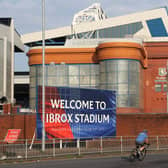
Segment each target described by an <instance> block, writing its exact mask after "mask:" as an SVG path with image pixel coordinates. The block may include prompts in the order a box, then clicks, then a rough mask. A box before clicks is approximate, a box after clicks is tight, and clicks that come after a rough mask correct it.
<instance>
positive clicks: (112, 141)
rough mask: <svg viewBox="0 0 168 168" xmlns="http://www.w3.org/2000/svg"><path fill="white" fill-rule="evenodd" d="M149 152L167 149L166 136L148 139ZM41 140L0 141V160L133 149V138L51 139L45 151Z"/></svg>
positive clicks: (118, 151) (120, 151) (167, 137)
mask: <svg viewBox="0 0 168 168" xmlns="http://www.w3.org/2000/svg"><path fill="white" fill-rule="evenodd" d="M149 142H150V147H149V150H153V151H159V150H167V149H168V136H153V137H149ZM41 145H42V143H41V140H35V141H34V142H33V144H32V140H18V141H17V142H15V143H13V144H5V143H4V142H3V141H0V159H1V160H4V159H31V158H42V157H57V156H63V155H64V156H70V155H83V154H91V153H95V154H96V153H100V154H102V153H119V154H120V153H121V154H122V153H123V152H129V151H131V150H132V149H133V148H134V147H135V137H133V136H132V137H131V136H119V137H100V138H96V139H87V140H86V139H85V140H84V139H77V140H72V139H52V140H47V141H46V144H45V151H42V150H41Z"/></svg>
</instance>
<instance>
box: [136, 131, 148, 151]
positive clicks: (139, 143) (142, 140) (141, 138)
mask: <svg viewBox="0 0 168 168" xmlns="http://www.w3.org/2000/svg"><path fill="white" fill-rule="evenodd" d="M135 143H136V147H137V148H139V151H142V150H143V149H144V147H145V146H144V145H145V144H149V141H148V131H147V130H143V131H142V132H140V133H139V134H138V136H137V137H136V140H135Z"/></svg>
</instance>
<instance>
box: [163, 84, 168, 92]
mask: <svg viewBox="0 0 168 168" xmlns="http://www.w3.org/2000/svg"><path fill="white" fill-rule="evenodd" d="M163 91H164V92H167V91H168V88H167V84H163Z"/></svg>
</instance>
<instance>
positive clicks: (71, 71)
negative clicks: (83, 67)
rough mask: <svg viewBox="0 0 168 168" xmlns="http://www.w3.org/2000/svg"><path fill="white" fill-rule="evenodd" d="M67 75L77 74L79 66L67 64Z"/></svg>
mask: <svg viewBox="0 0 168 168" xmlns="http://www.w3.org/2000/svg"><path fill="white" fill-rule="evenodd" d="M69 75H79V66H76V65H69Z"/></svg>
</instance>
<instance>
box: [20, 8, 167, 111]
mask: <svg viewBox="0 0 168 168" xmlns="http://www.w3.org/2000/svg"><path fill="white" fill-rule="evenodd" d="M92 9H96V8H94V7H92ZM100 11H101V10H100ZM84 12H86V11H83V12H82V13H79V15H78V17H77V16H75V18H76V19H77V20H76V22H75V21H74V22H75V24H72V25H71V26H67V27H63V28H59V29H53V30H47V31H46V36H45V38H46V39H45V44H46V48H45V64H46V66H45V74H46V75H45V81H46V83H45V85H46V86H56V87H57V86H67V87H80V88H97V89H107V90H115V91H116V93H117V112H118V113H167V112H168V106H167V104H168V103H167V64H168V62H167V60H168V11H167V8H166V7H161V8H157V9H152V10H148V11H144V12H139V13H133V14H129V15H125V16H118V17H112V18H106V17H104V15H100V16H101V17H100V18H101V19H99V20H96V19H95V18H94V17H93V15H92V14H88V15H87V19H88V18H91V21H87V19H86V17H84V16H86V15H83V13H84ZM101 12H102V11H101ZM79 18H80V19H84V20H85V22H80V23H79V20H78V19H79ZM74 22H73V23H74ZM21 38H22V41H23V43H24V44H26V45H27V46H29V47H30V50H29V52H28V53H27V55H28V57H29V66H30V107H31V108H32V109H35V108H36V97H37V92H36V88H37V86H38V85H42V47H41V45H42V36H41V32H35V33H30V34H25V35H23V36H22V37H21Z"/></svg>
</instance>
